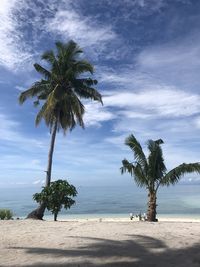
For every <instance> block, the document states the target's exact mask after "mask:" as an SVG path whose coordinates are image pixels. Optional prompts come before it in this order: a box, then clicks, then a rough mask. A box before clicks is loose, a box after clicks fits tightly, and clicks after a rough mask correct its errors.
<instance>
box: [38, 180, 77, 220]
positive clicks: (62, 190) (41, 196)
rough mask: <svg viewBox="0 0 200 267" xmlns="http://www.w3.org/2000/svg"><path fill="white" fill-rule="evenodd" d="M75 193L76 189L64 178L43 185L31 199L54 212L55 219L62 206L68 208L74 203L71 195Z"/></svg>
mask: <svg viewBox="0 0 200 267" xmlns="http://www.w3.org/2000/svg"><path fill="white" fill-rule="evenodd" d="M76 195H77V191H76V188H75V187H74V186H73V185H70V184H69V183H68V182H67V181H66V180H57V181H55V182H51V183H50V186H48V187H43V189H42V191H41V193H36V194H34V195H33V199H34V200H35V201H37V202H39V203H40V204H41V203H44V204H45V205H46V207H47V209H48V210H49V211H51V212H52V214H54V221H56V220H57V216H58V213H59V212H60V210H61V209H62V207H64V208H65V209H70V207H71V206H72V205H73V204H75V201H74V200H73V199H72V198H71V197H75V196H76Z"/></svg>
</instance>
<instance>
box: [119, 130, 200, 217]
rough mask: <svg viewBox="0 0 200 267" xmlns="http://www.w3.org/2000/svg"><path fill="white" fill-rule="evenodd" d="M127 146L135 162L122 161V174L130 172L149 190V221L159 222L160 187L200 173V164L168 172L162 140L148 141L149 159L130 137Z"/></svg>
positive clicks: (126, 142)
mask: <svg viewBox="0 0 200 267" xmlns="http://www.w3.org/2000/svg"><path fill="white" fill-rule="evenodd" d="M125 144H126V145H127V146H129V147H130V149H131V150H132V152H133V155H134V160H135V161H134V162H129V161H128V160H127V159H124V160H123V161H122V164H123V166H122V167H121V173H122V174H123V173H125V172H128V173H130V174H131V176H133V177H134V179H135V182H136V184H137V185H138V186H139V187H146V189H147V190H148V197H149V201H148V210H147V220H148V221H157V219H156V207H157V205H156V199H157V197H156V196H157V191H158V188H159V187H160V186H169V185H170V184H172V185H174V184H176V183H177V182H178V181H179V179H180V178H181V177H182V176H183V175H185V174H187V173H193V172H196V173H198V174H199V173H200V163H199V162H196V163H189V164H186V163H183V164H181V165H179V166H177V167H176V168H174V169H172V170H171V171H169V172H167V168H166V166H165V164H164V159H163V153H162V148H161V144H163V141H162V140H161V139H159V140H156V141H153V140H148V142H147V148H148V150H149V155H148V157H146V156H145V154H144V152H143V150H142V147H141V145H140V143H139V142H138V141H137V139H136V138H135V137H134V136H133V135H130V136H128V137H127V138H126V139H125Z"/></svg>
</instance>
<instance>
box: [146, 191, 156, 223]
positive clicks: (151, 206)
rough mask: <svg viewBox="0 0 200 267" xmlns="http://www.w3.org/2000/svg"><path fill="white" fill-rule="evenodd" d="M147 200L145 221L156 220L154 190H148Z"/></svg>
mask: <svg viewBox="0 0 200 267" xmlns="http://www.w3.org/2000/svg"><path fill="white" fill-rule="evenodd" d="M148 197H149V202H148V211H147V221H149V222H157V221H158V220H157V219H156V207H157V205H156V192H155V191H153V192H150V191H149V194H148Z"/></svg>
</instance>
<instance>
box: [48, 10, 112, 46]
mask: <svg viewBox="0 0 200 267" xmlns="http://www.w3.org/2000/svg"><path fill="white" fill-rule="evenodd" d="M47 26H48V29H49V30H50V31H53V32H55V33H60V34H62V35H64V36H65V39H67V38H71V39H74V40H77V41H79V42H80V44H81V45H84V46H90V45H96V44H97V43H102V42H105V41H106V42H107V41H109V40H112V39H113V38H116V34H115V33H114V32H113V31H112V29H111V27H109V26H101V25H95V22H94V19H93V18H90V17H89V16H88V17H83V16H81V15H79V14H78V13H77V12H75V11H74V10H72V9H69V10H59V11H58V12H57V13H56V14H55V17H54V18H53V19H52V21H48V25H47ZM98 45H99V44H98Z"/></svg>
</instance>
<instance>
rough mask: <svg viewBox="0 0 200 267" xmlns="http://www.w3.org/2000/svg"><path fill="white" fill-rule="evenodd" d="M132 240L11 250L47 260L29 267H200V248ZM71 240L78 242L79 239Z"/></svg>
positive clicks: (148, 239) (138, 238) (98, 240)
mask: <svg viewBox="0 0 200 267" xmlns="http://www.w3.org/2000/svg"><path fill="white" fill-rule="evenodd" d="M128 237H129V239H127V240H124V241H117V240H109V239H101V238H86V237H79V238H81V239H82V241H83V243H85V244H84V245H82V246H79V247H77V248H74V249H67V248H66V249H57V248H42V247H12V248H10V249H13V250H14V249H16V250H21V249H22V250H25V252H26V253H28V254H35V255H40V256H41V255H42V256H44V261H43V262H42V263H35V264H34V263H33V264H30V265H25V266H26V267H31V266H32V267H47V266H50V267H53V266H55V267H76V266H77V267H78V266H80V267H82V266H84V267H158V266H159V267H172V266H176V267H185V266H191V267H193V266H194V267H199V266H200V244H197V245H195V246H193V247H189V248H184V249H170V248H168V247H167V246H166V245H165V243H164V242H162V241H160V240H157V239H155V238H152V237H147V236H141V235H133V236H128ZM70 238H77V236H76V237H75V236H71V237H70ZM66 246H67V244H66ZM48 256H49V257H50V256H51V257H53V258H54V259H55V258H57V259H56V260H58V263H47V262H46V263H45V259H46V258H47V257H48ZM59 259H60V260H62V263H61V262H60V263H59ZM63 262H65V263H63ZM22 266H23V265H22ZM1 267H6V266H1Z"/></svg>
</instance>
